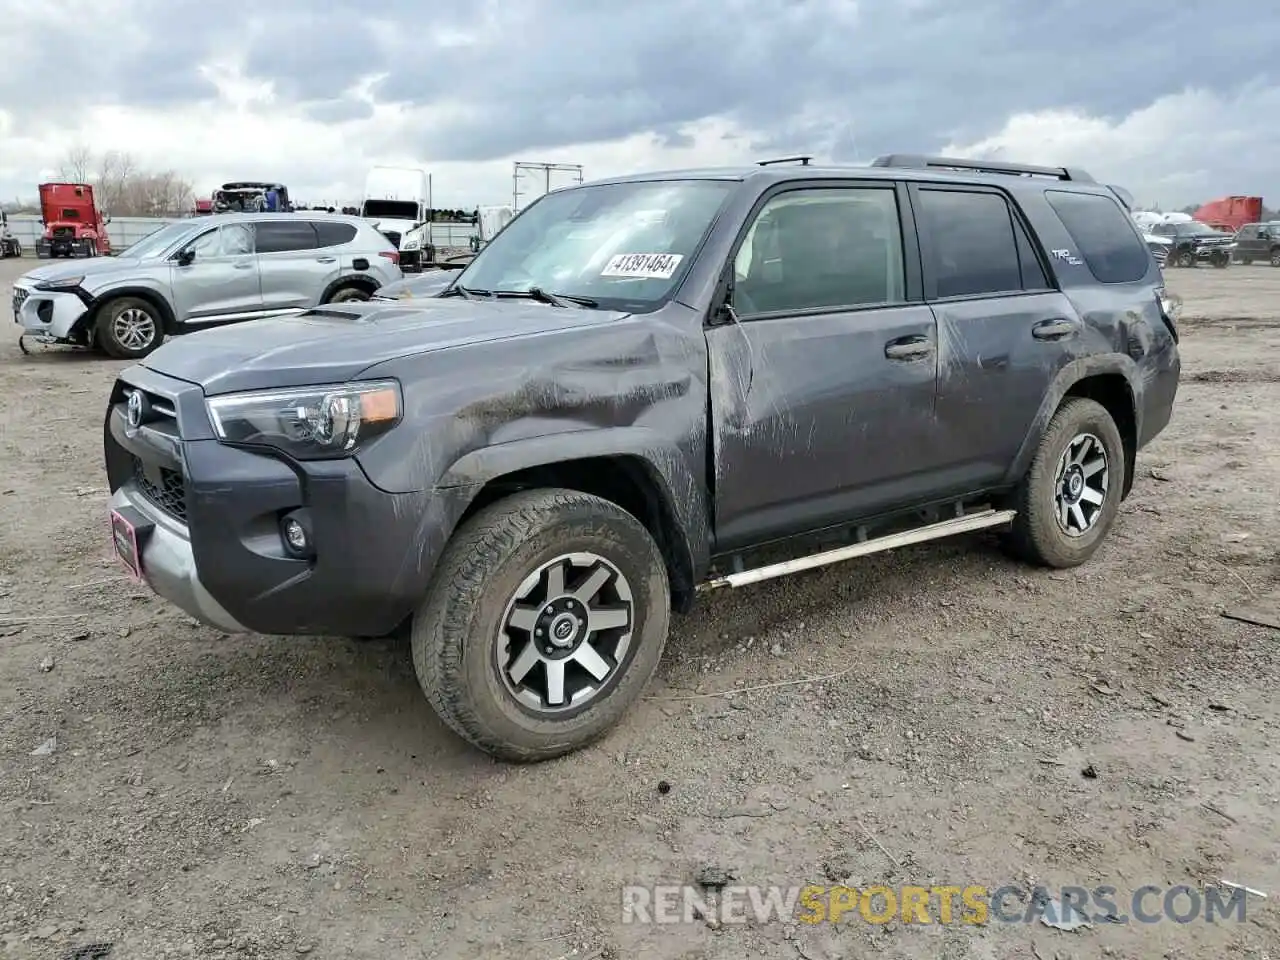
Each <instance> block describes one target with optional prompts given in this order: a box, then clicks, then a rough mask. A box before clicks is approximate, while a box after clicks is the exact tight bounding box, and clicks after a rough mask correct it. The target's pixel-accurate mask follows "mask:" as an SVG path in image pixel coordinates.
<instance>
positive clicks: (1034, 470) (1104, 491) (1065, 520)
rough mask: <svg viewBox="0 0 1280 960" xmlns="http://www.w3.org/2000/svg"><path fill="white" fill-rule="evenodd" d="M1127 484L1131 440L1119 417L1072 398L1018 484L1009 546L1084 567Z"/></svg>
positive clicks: (1044, 560) (1037, 559) (1039, 558)
mask: <svg viewBox="0 0 1280 960" xmlns="http://www.w3.org/2000/svg"><path fill="white" fill-rule="evenodd" d="M1124 483H1125V456H1124V442H1123V441H1122V440H1121V439H1120V431H1119V429H1117V427H1116V424H1115V420H1113V419H1112V417H1111V414H1110V413H1108V412H1107V409H1106V407H1104V406H1102V404H1100V403H1098V402H1096V401H1094V400H1089V399H1087V398H1085V397H1069V398H1068V399H1067V400H1065V401H1064V402H1063V404H1062V406H1060V407H1059V408H1058V411H1057V413H1055V414H1054V415H1053V418H1052V419H1051V420H1050V421H1049V426H1048V428H1047V429H1046V430H1045V432H1044V436H1043V437H1042V438H1041V439H1040V446H1039V447H1038V448H1037V450H1036V453H1035V456H1034V457H1033V458H1032V460H1031V467H1030V469H1029V470H1028V471H1027V474H1026V476H1025V477H1023V479H1022V483H1021V484H1020V485H1019V487H1018V491H1017V495H1016V502H1015V504H1014V506H1015V509H1017V511H1018V515H1017V517H1016V518H1015V519H1014V522H1013V529H1012V530H1011V531H1010V533H1009V536H1008V539H1007V544H1008V546H1009V547H1010V548H1011V550H1012V551H1013V552H1014V553H1015V554H1017V555H1018V556H1020V557H1022V558H1023V559H1025V560H1028V561H1030V562H1032V563H1036V564H1040V565H1042V566H1046V567H1057V568H1066V567H1075V566H1079V565H1080V564H1082V563H1084V562H1085V561H1086V560H1088V559H1089V558H1090V557H1092V556H1093V554H1094V553H1095V552H1096V551H1097V549H1098V546H1099V545H1100V544H1101V543H1102V540H1103V538H1104V537H1105V536H1106V535H1107V531H1108V530H1110V529H1111V524H1112V523H1113V522H1114V521H1115V518H1116V513H1117V512H1118V511H1119V509H1120V497H1121V493H1122V491H1123V490H1124Z"/></svg>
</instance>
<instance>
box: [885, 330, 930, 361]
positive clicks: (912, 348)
mask: <svg viewBox="0 0 1280 960" xmlns="http://www.w3.org/2000/svg"><path fill="white" fill-rule="evenodd" d="M884 355H885V356H886V357H888V358H889V359H890V360H923V359H924V358H925V357H931V356H933V343H932V342H930V340H929V338H928V337H922V336H912V337H899V338H898V339H897V340H890V341H889V342H888V343H886V344H885V345H884Z"/></svg>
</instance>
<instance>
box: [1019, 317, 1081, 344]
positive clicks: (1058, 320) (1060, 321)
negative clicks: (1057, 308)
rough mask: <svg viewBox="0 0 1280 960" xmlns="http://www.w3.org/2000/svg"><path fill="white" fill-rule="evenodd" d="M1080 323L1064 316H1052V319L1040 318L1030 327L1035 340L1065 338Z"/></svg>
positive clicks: (1074, 330)
mask: <svg viewBox="0 0 1280 960" xmlns="http://www.w3.org/2000/svg"><path fill="white" fill-rule="evenodd" d="M1079 329H1080V325H1079V324H1078V323H1076V322H1075V321H1074V320H1068V319H1067V318H1066V317H1054V318H1053V319H1052V320H1041V321H1040V322H1039V323H1037V324H1036V325H1035V326H1034V327H1032V328H1031V335H1032V336H1033V337H1035V338H1036V339H1037V340H1065V339H1066V338H1067V337H1070V336H1072V335H1074V334H1075V332H1076V331H1077V330H1079Z"/></svg>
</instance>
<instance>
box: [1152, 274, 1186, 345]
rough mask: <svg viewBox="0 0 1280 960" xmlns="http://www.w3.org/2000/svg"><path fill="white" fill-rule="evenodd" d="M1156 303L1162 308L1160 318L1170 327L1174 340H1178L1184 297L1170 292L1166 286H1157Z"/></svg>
mask: <svg viewBox="0 0 1280 960" xmlns="http://www.w3.org/2000/svg"><path fill="white" fill-rule="evenodd" d="M1156 304H1157V306H1158V307H1159V308H1160V319H1162V320H1163V321H1164V325H1165V326H1166V327H1168V328H1169V333H1170V334H1171V335H1172V336H1173V342H1174V343H1177V342H1178V326H1177V318H1178V317H1179V316H1180V315H1181V314H1182V298H1181V297H1179V296H1176V295H1173V294H1170V293H1169V292H1168V291H1167V290H1165V288H1164V287H1157V288H1156Z"/></svg>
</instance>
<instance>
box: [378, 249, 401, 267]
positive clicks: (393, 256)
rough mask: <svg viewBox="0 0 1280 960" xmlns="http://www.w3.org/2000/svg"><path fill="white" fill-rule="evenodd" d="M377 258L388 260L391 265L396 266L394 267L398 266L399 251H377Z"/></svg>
mask: <svg viewBox="0 0 1280 960" xmlns="http://www.w3.org/2000/svg"><path fill="white" fill-rule="evenodd" d="M378 256H380V257H386V258H387V259H388V260H390V261H391V262H392V263H394V264H396V265H399V263H400V251H399V250H379V251H378Z"/></svg>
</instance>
